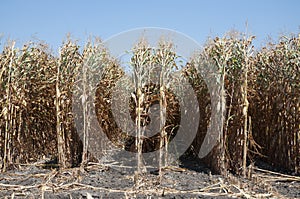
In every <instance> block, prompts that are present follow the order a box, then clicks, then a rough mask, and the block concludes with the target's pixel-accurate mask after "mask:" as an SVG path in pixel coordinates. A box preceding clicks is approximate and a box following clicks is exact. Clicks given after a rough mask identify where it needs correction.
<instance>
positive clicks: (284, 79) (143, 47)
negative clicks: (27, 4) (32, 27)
mask: <svg viewBox="0 0 300 199" xmlns="http://www.w3.org/2000/svg"><path fill="white" fill-rule="evenodd" d="M253 39H254V37H253V36H248V37H247V36H245V35H243V34H240V33H233V32H231V33H230V34H228V35H225V36H224V37H223V38H214V39H210V40H208V42H207V43H206V44H205V46H204V49H203V51H202V52H200V53H197V54H195V55H194V56H193V57H192V58H191V60H188V62H187V64H186V65H185V66H184V67H183V70H181V75H182V76H184V77H187V78H188V79H189V82H190V84H191V85H192V87H193V89H194V92H195V93H196V95H197V100H198V103H199V114H200V115H201V120H200V121H199V127H198V132H197V136H196V138H195V139H194V142H193V143H192V145H191V147H190V148H189V150H188V151H187V153H186V154H187V155H197V154H198V152H199V150H200V148H201V144H202V142H203V140H204V137H205V134H206V131H207V128H208V125H209V123H210V116H211V109H212V108H213V107H211V103H210V98H211V97H212V96H211V95H213V93H209V90H208V87H207V85H206V82H205V81H204V80H203V77H201V74H198V73H197V70H196V69H197V68H198V67H199V65H201V64H202V65H203V64H205V63H211V64H213V65H214V66H216V67H217V69H218V73H219V74H221V75H220V81H219V82H220V84H222V93H224V95H222V100H223V102H224V104H225V109H226V115H224V125H223V132H222V134H221V135H220V139H219V141H218V143H217V144H216V146H215V147H214V148H213V150H212V151H211V152H210V153H209V154H208V155H207V156H206V157H205V158H204V161H206V163H207V164H208V165H209V166H210V167H211V168H212V170H214V171H215V172H217V173H225V172H227V171H228V170H230V171H232V172H235V173H240V174H243V175H245V174H246V168H247V165H248V164H249V162H251V161H256V160H259V159H263V160H264V161H267V162H268V163H270V164H273V165H274V166H278V167H281V168H285V169H287V170H290V171H294V172H296V173H299V172H300V96H299V95H300V82H299V81H300V36H299V35H298V36H290V37H282V38H280V40H279V42H278V43H269V44H268V45H267V46H266V47H263V48H262V49H260V50H255V49H254V47H253V45H252V40H253ZM80 50H81V49H80V47H79V46H78V45H77V44H76V43H75V42H72V41H71V40H69V39H68V40H66V41H65V42H64V43H63V45H62V47H61V49H60V51H59V56H53V55H52V54H51V52H50V51H49V50H48V48H47V46H46V45H45V44H42V43H29V44H26V45H24V46H23V48H21V49H19V48H16V47H15V44H14V42H10V43H7V44H6V45H5V46H4V48H3V52H2V53H1V54H0V85H1V87H0V95H1V97H0V108H1V115H0V167H1V170H2V171H6V170H7V169H9V168H12V167H16V166H18V165H20V164H24V163H30V162H35V161H37V160H39V159H43V158H45V157H52V158H53V157H56V158H57V159H58V162H59V166H60V167H62V168H68V167H71V166H76V165H79V164H81V165H85V164H86V163H87V162H88V161H89V160H91V159H92V154H90V153H89V147H88V146H89V145H90V143H89V142H90V140H91V139H89V132H90V128H91V126H92V124H91V123H90V120H89V117H90V116H91V115H92V114H94V113H93V112H91V109H90V107H91V105H92V104H93V103H94V102H95V107H96V116H97V119H98V122H99V124H100V126H101V128H102V130H103V132H104V133H105V134H106V135H107V137H109V139H110V140H111V141H112V142H113V143H114V144H116V145H118V146H122V147H124V149H126V150H129V151H133V152H136V153H137V161H138V163H137V164H138V165H139V166H138V173H141V172H142V168H143V165H142V164H143V162H142V153H143V152H145V151H148V150H157V149H160V148H163V146H165V147H164V150H165V151H164V153H161V155H160V157H159V160H160V168H161V167H163V166H166V165H167V164H168V162H167V161H168V158H167V157H166V156H167V154H168V151H167V150H168V147H167V145H168V143H169V141H170V140H171V139H172V135H174V132H172V131H173V130H174V129H176V128H177V126H178V125H179V124H180V118H179V115H180V114H179V112H180V109H179V108H178V102H177V101H176V98H175V97H174V95H173V94H172V91H171V90H170V88H169V82H168V81H167V80H168V78H169V75H170V74H171V73H172V72H174V71H176V70H177V69H176V67H179V66H178V65H179V62H178V60H177V59H178V55H177V54H176V49H175V48H174V46H172V44H171V43H170V42H166V41H161V42H160V43H159V44H158V46H157V47H156V48H151V47H149V46H148V44H147V42H146V41H145V40H141V42H139V43H138V44H137V45H136V46H135V47H133V49H132V52H131V59H130V66H131V67H132V71H133V80H134V89H135V92H134V93H132V98H131V102H130V103H129V104H130V105H129V107H130V109H131V110H130V113H131V116H132V120H133V121H134V123H135V124H136V135H135V137H134V136H131V135H129V134H128V133H126V132H122V131H120V129H119V128H118V126H117V124H116V123H115V121H114V118H113V113H112V110H111V109H110V108H109V107H110V106H111V101H112V100H111V98H112V89H113V88H114V87H115V85H116V82H117V80H119V79H120V78H121V77H122V76H123V75H124V71H122V68H121V67H120V64H119V62H118V61H117V60H116V59H115V58H112V57H110V56H109V53H108V51H107V50H106V49H105V48H103V46H102V44H101V41H100V40H95V41H90V42H87V44H86V45H85V46H84V47H83V49H82V52H81V51H80ZM95 54H97V55H100V56H96V57H95V56H94V55H95ZM90 62H92V63H90ZM86 63H88V65H93V64H94V65H95V67H94V68H93V67H88V68H87V67H85V64H86ZM97 67H98V68H97ZM99 67H100V69H99ZM93 70H94V71H93ZM95 71H98V72H99V71H100V73H101V74H99V77H101V80H100V81H99V82H96V83H93V84H92V85H90V81H91V80H90V79H89V78H91V77H90V76H89V74H93V73H95ZM149 74H152V75H153V74H154V76H156V77H158V78H157V82H158V85H151V82H150V81H149V76H148V75H149ZM78 82H80V84H78ZM75 85H76V86H78V85H79V87H80V88H79V89H76V91H78V90H79V91H80V93H79V94H78V96H80V99H74V98H73V96H74V86H75ZM95 90H96V95H95V98H94V99H90V97H89V96H90V93H91V92H93V91H95ZM74 100H79V101H80V102H82V103H81V105H82V106H81V107H80V109H81V110H82V112H83V115H81V116H80V117H81V121H82V126H81V127H80V128H76V126H75V122H74V121H75V119H76V118H75V115H74V113H73V110H74V107H72V104H74ZM155 103H156V104H159V106H160V121H161V123H160V129H161V132H160V134H158V135H157V136H156V137H155V136H154V137H152V140H151V141H150V142H149V141H147V139H146V135H145V128H144V127H145V125H146V124H147V119H148V117H149V115H147V114H148V112H147V110H148V109H149V107H150V106H152V105H153V104H155ZM164 121H166V122H167V124H168V126H172V128H170V129H172V131H171V130H167V128H163V127H164V126H165V125H166V124H164ZM100 144H101V143H100ZM103 144H105V143H103ZM103 154H105V153H103Z"/></svg>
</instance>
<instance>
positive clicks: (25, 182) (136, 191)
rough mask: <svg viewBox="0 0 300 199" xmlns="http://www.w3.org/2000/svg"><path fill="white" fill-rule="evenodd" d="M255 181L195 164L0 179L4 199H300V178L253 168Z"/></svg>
mask: <svg viewBox="0 0 300 199" xmlns="http://www.w3.org/2000/svg"><path fill="white" fill-rule="evenodd" d="M251 171H252V172H251V173H249V175H251V179H250V178H241V177H236V176H234V175H231V174H230V175H228V176H226V177H223V176H219V175H212V174H211V173H210V171H209V169H207V168H205V166H204V165H202V164H201V163H200V164H199V162H196V161H192V160H188V161H186V162H182V164H181V165H180V166H179V167H167V168H164V169H163V172H162V178H161V179H162V182H161V183H160V176H159V175H158V172H157V171H156V170H152V171H149V172H147V173H145V174H143V175H142V176H137V175H135V174H134V173H129V172H127V171H125V170H122V169H120V168H114V167H111V166H109V165H101V164H92V163H91V164H89V165H88V166H87V167H86V168H85V169H84V170H83V169H80V168H73V169H67V170H57V169H43V168H41V166H40V165H39V164H32V165H26V166H22V167H20V168H19V169H16V170H11V171H8V172H6V173H0V198H87V199H91V198H300V177H297V176H291V175H287V174H281V173H277V172H271V171H269V170H264V169H261V168H258V167H256V166H255V167H252V169H251Z"/></svg>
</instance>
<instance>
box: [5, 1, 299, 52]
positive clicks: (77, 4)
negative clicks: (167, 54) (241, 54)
mask: <svg viewBox="0 0 300 199" xmlns="http://www.w3.org/2000/svg"><path fill="white" fill-rule="evenodd" d="M299 10H300V1H299V0H251V1H242V0H239V1H238V0H219V1H217V0H207V1H201V0H198V1H197V0H193V1H189V0H186V1H176V0H148V1H143V0H139V1H137V0H132V1H130V0H127V1H121V0H119V1H117V0H107V1H100V0H98V1H92V0H86V1H77V0H72V1H64V0H48V1H41V0H35V1H33V0H27V1H21V0H19V1H17V0H2V1H1V3H0V35H2V36H0V37H2V39H1V40H0V42H1V43H2V44H1V46H0V48H1V47H2V46H3V43H5V41H6V40H7V39H8V38H9V39H14V40H16V41H17V44H18V45H21V44H23V43H25V42H27V41H29V40H33V39H36V38H37V39H40V40H43V41H45V42H46V43H48V44H50V46H51V47H52V49H53V50H54V51H57V49H58V47H59V46H60V45H61V43H62V41H63V39H64V38H66V35H67V33H71V35H72V38H74V39H79V40H80V41H81V42H84V41H85V40H86V39H87V38H88V36H89V35H95V36H100V37H101V38H102V39H103V40H105V39H107V38H109V37H110V36H112V35H114V34H117V33H119V32H122V31H125V30H128V29H132V28H138V27H148V26H151V27H162V28H169V29H174V30H177V31H180V32H182V33H185V34H187V35H189V36H190V37H192V38H194V39H195V40H196V41H198V42H199V43H200V44H203V43H204V42H205V40H206V39H207V37H208V36H222V35H223V34H224V33H225V32H228V31H229V30H231V29H237V30H239V31H242V32H245V30H246V25H245V24H246V22H248V32H249V33H251V34H254V35H256V36H257V40H256V42H255V43H257V44H258V45H259V44H262V43H263V42H264V41H266V38H267V37H268V36H271V37H272V38H274V39H276V38H277V37H278V35H279V34H280V33H292V32H293V33H299V32H300V28H299V27H300V11H299ZM79 43H80V42H79Z"/></svg>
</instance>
